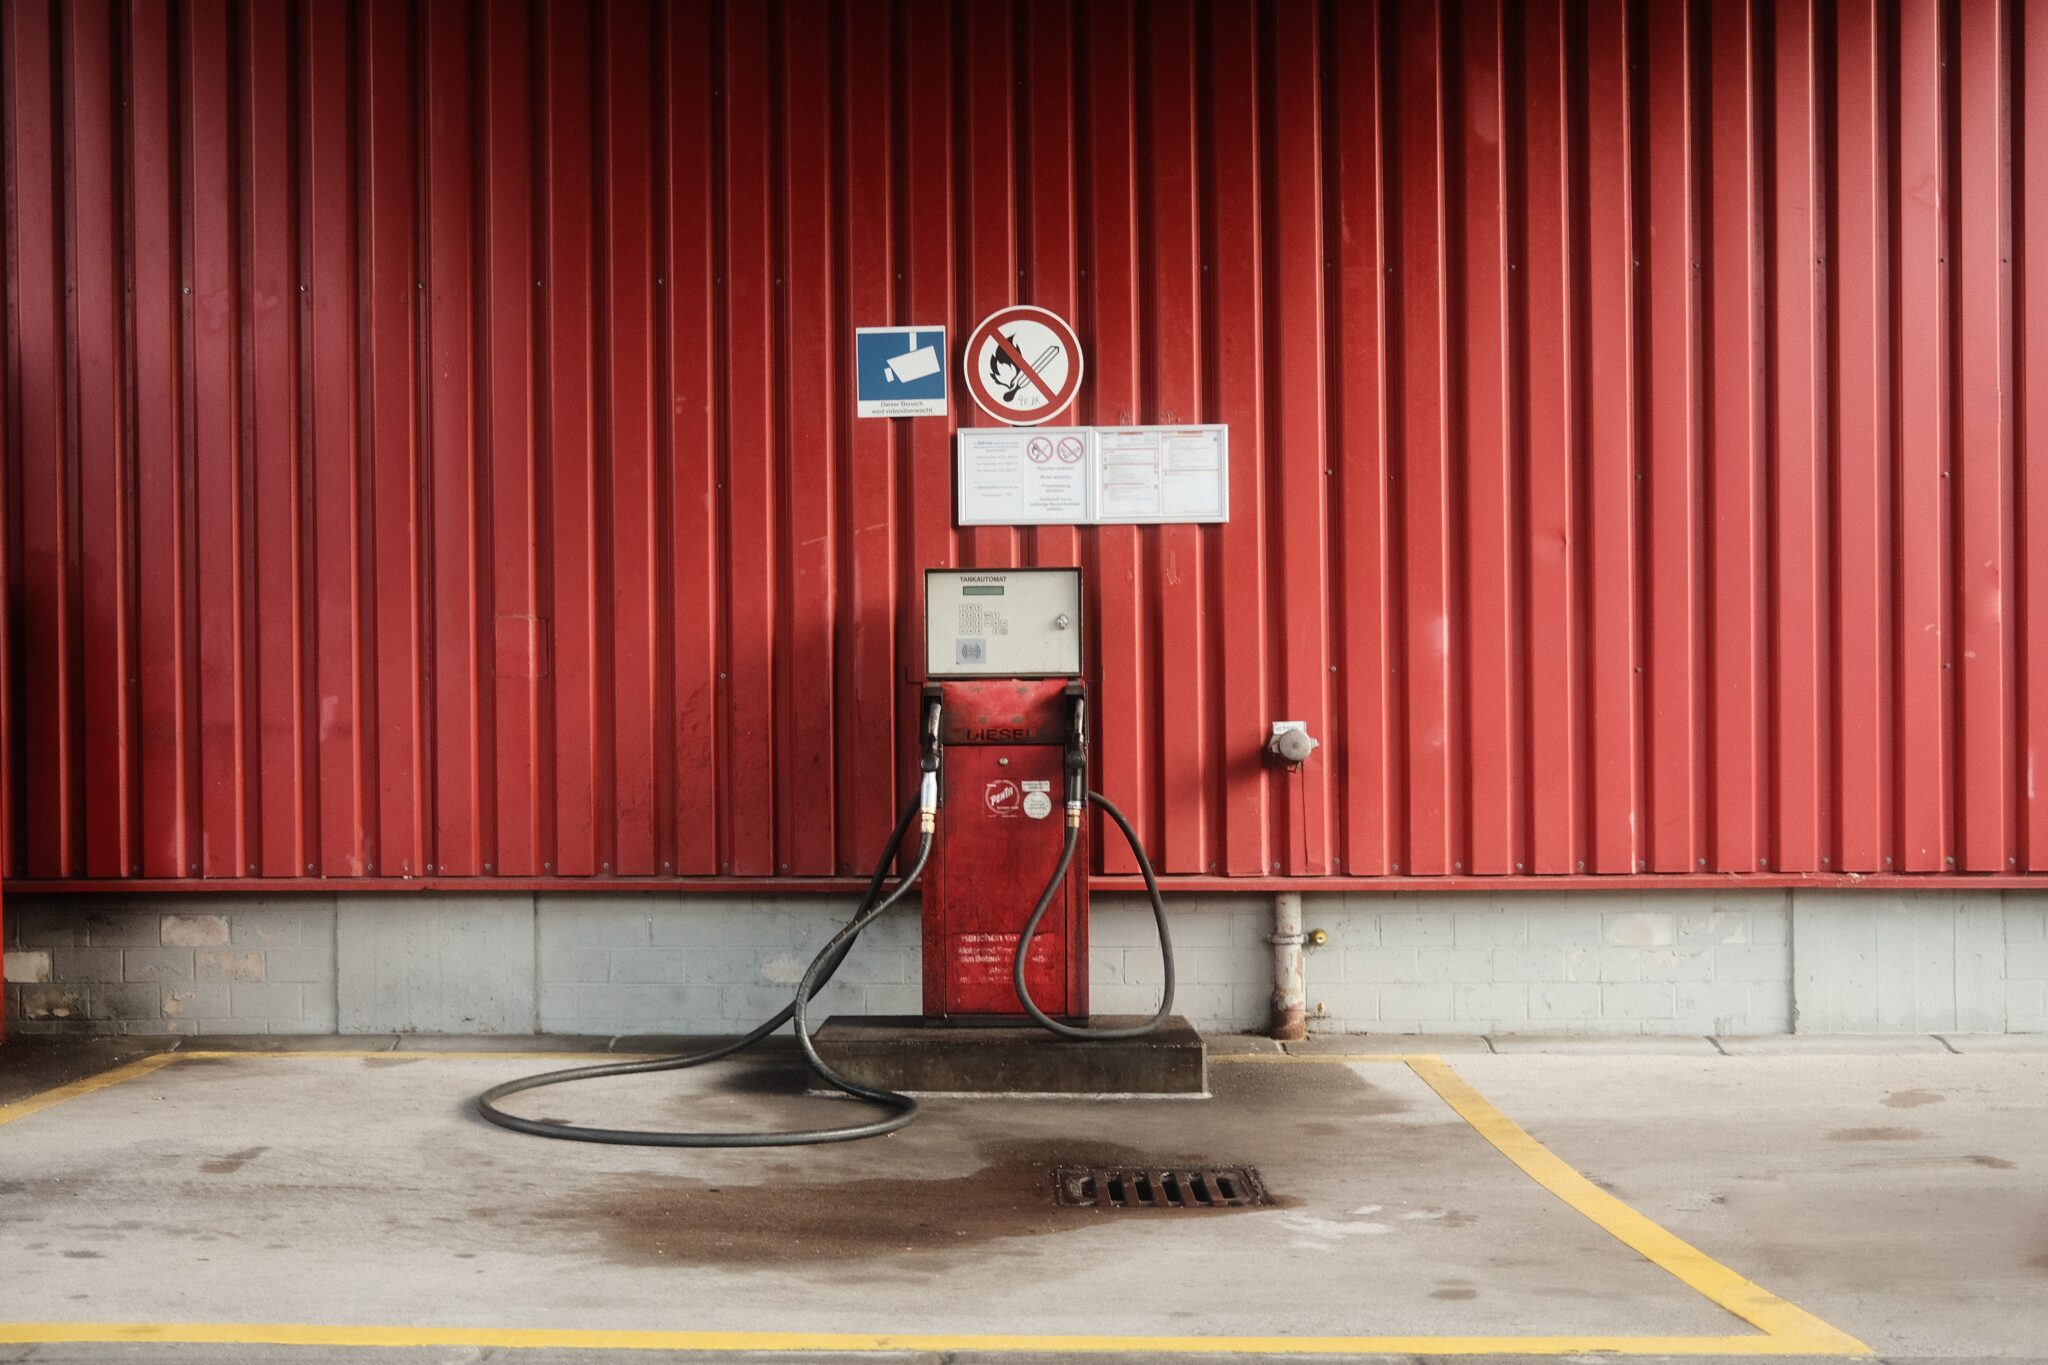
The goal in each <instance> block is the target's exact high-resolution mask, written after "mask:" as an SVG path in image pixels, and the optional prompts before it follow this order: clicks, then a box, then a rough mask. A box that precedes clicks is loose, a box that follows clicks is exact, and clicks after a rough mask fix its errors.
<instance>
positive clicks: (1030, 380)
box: [960, 303, 1085, 427]
mask: <svg viewBox="0 0 2048 1365" xmlns="http://www.w3.org/2000/svg"><path fill="white" fill-rule="evenodd" d="M1018 323H1029V324H1032V330H1033V331H1034V332H1037V331H1038V329H1041V328H1042V329H1043V330H1044V331H1046V332H1050V333H1051V334H1052V337H1053V344H1054V345H1055V346H1056V347H1057V348H1058V350H1059V352H1060V356H1059V364H1058V368H1057V369H1055V366H1054V365H1053V364H1051V363H1045V364H1044V369H1045V370H1047V371H1050V372H1052V373H1053V374H1057V375H1058V376H1059V377H1058V378H1057V379H1056V380H1055V379H1053V378H1051V377H1050V376H1049V375H1042V374H1041V373H1040V370H1039V367H1040V364H1041V363H1042V362H1043V360H1044V356H1045V354H1046V352H1044V351H1041V352H1040V353H1039V355H1038V356H1036V357H1034V356H1031V355H1026V354H1024V353H1023V352H1022V351H1020V349H1019V348H1018V347H1016V346H1014V345H1012V344H1011V341H1010V338H1009V336H1008V335H1007V334H1006V333H1005V331H1004V329H1005V328H1014V326H1015V324H1018ZM990 341H994V343H995V345H996V347H997V348H998V350H997V354H999V355H1000V356H1001V357H1002V359H1003V360H1006V361H1007V362H1008V365H1007V366H1005V367H1004V368H1005V369H1006V371H1007V372H1008V373H1009V374H1010V376H1011V377H1012V379H1013V380H1014V381H1017V382H1016V383H1015V384H1014V387H1013V390H1011V391H1012V392H1014V393H1015V395H1016V398H1023V397H1024V396H1026V395H1033V396H1037V397H1042V398H1043V400H1044V401H1043V402H1042V403H1038V402H1034V403H1030V404H1028V405H1027V404H1020V403H1019V402H1017V401H1016V399H1006V398H1005V397H1004V393H1005V390H1004V389H1002V388H1001V387H1000V386H998V385H997V383H996V381H995V380H994V379H993V378H992V377H991V376H990V375H989V374H988V373H987V369H986V367H985V366H983V365H982V364H981V363H980V358H981V354H982V351H983V349H984V348H985V347H986V346H987V345H988V344H989V342H990ZM1025 349H1029V348H1028V347H1027V348H1025ZM1084 368H1085V367H1084V363H1083V359H1082V355H1081V340H1080V338H1079V337H1078V336H1076V335H1075V334H1074V329H1073V327H1072V326H1071V325H1069V324H1068V322H1067V320H1066V319H1065V318H1063V317H1061V316H1060V315H1059V314H1057V313H1054V312H1051V311H1049V310H1047V309H1044V308H1035V307H1033V306H1031V305H1030V304H1025V303H1018V304H1012V305H1011V306H1010V307H1008V308H998V309H997V310H996V311H995V312H993V313H990V314H989V315H988V316H987V317H985V318H983V319H982V320H981V323H980V325H979V326H977V327H976V328H975V329H974V331H973V332H972V333H971V334H970V335H969V336H968V338H967V346H966V349H965V351H964V353H963V355H962V363H961V366H960V372H961V374H962V375H963V376H964V377H965V378H966V380H967V392H968V395H969V396H970V397H972V398H973V399H974V402H975V406H977V407H979V408H980V409H981V410H982V411H983V412H985V413H987V414H988V415H989V416H991V417H993V418H995V419H996V420H998V421H1001V422H1008V423H1010V424H1011V425H1012V426H1023V427H1035V426H1037V425H1038V424H1039V423H1041V422H1048V421H1051V420H1052V419H1053V418H1055V417H1057V416H1059V415H1060V413H1061V412H1063V411H1065V410H1066V407H1067V405H1068V404H1070V403H1072V402H1073V401H1074V395H1075V394H1077V393H1079V392H1080V390H1081V374H1082V371H1083V369H1084Z"/></svg>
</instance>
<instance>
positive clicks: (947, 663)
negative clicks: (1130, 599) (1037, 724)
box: [924, 569, 1082, 678]
mask: <svg viewBox="0 0 2048 1365" xmlns="http://www.w3.org/2000/svg"><path fill="white" fill-rule="evenodd" d="M1080 620H1081V571H1080V570H1079V569H927V570H926V571H925V576H924V629H925V676H926V677H929V678H987V677H999V678H1078V677H1080V676H1081V638H1082V631H1081V630H1080V628H1079V625H1080Z"/></svg>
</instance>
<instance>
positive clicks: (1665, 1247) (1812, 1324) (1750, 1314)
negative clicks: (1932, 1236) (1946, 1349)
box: [1408, 1057, 1871, 1355]
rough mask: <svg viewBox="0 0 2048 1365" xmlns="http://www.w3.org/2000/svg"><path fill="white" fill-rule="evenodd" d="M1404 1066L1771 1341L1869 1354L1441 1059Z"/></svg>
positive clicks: (1549, 1185)
mask: <svg viewBox="0 0 2048 1365" xmlns="http://www.w3.org/2000/svg"><path fill="white" fill-rule="evenodd" d="M1408 1065H1409V1067H1410V1069H1412V1070H1413V1071H1414V1072H1415V1074H1416V1075H1418V1076H1420V1077H1421V1078H1422V1079H1423V1081H1424V1082H1425V1083H1426V1084H1427V1085H1428V1086H1429V1088H1430V1089H1432V1090H1434V1091H1436V1093H1437V1094H1438V1095H1439V1096H1441V1097H1442V1098H1443V1101H1444V1103H1446V1104H1448V1105H1449V1106H1450V1107H1451V1108H1452V1109H1453V1110H1455V1111H1457V1114H1458V1117H1459V1118H1462V1119H1464V1120H1465V1122H1466V1123H1468V1124H1470V1125H1471V1126H1472V1128H1473V1130H1474V1131H1476V1132H1477V1133H1478V1134H1479V1135H1480V1136H1481V1137H1483V1138H1485V1139H1486V1140H1487V1141H1488V1142H1490V1143H1492V1144H1493V1145H1494V1146H1495V1147H1496V1148H1498V1149H1499V1151H1500V1153H1501V1155H1502V1156H1505V1157H1506V1158H1507V1159H1508V1160H1509V1161H1512V1162H1514V1163H1515V1165H1517V1166H1519V1167H1520V1168H1521V1169H1522V1172H1523V1173H1524V1174H1525V1175H1527V1176H1528V1177H1529V1178H1530V1179H1531V1180H1534V1181H1535V1182H1536V1183H1537V1184H1539V1185H1541V1186H1542V1187H1543V1188H1544V1189H1546V1190H1549V1191H1550V1192H1551V1193H1552V1194H1554V1195H1556V1196H1557V1197H1558V1198H1559V1199H1561V1200H1563V1201H1564V1202H1565V1203H1566V1204H1568V1205H1570V1206H1571V1207H1572V1208H1573V1209H1574V1210H1576V1211H1577V1212H1578V1213H1580V1214H1582V1215H1584V1216H1585V1217H1586V1218H1587V1219H1589V1220H1591V1221H1592V1222H1593V1223H1594V1224H1595V1225H1596V1226H1598V1227H1599V1228H1600V1229H1601V1230H1603V1231H1604V1232H1606V1233H1607V1234H1608V1235H1609V1236H1611V1237H1613V1238H1614V1239H1615V1240H1617V1241H1619V1242H1620V1243H1621V1244H1622V1245H1623V1246H1626V1247H1628V1248H1629V1249H1630V1250H1631V1251H1634V1252H1635V1253H1636V1254H1638V1255H1640V1256H1641V1257H1643V1258H1644V1259H1645V1260H1647V1261H1649V1262H1650V1264H1652V1265H1654V1266H1656V1267H1657V1268H1658V1269H1660V1270H1663V1271H1665V1272H1666V1273H1668V1274H1670V1275H1672V1276H1675V1277H1676V1278H1677V1279H1678V1280H1679V1281H1680V1282H1681V1283H1683V1284H1684V1285H1685V1286H1686V1287H1688V1288H1689V1289H1691V1290H1693V1291H1694V1292H1695V1293H1697V1294H1700V1295H1701V1296H1703V1297H1704V1298H1706V1299H1708V1300H1710V1301H1712V1302H1713V1303H1716V1304H1718V1305H1720V1306H1721V1307H1722V1308H1725V1309H1727V1310H1728V1311H1729V1312H1731V1313H1733V1314H1735V1315H1736V1316H1737V1317H1739V1318H1742V1319H1743V1320H1744V1321H1745V1322H1749V1323H1751V1324H1753V1325H1755V1326H1757V1327H1760V1328H1762V1329H1763V1330H1764V1331H1765V1332H1768V1333H1769V1334H1770V1335H1771V1336H1772V1337H1774V1338H1779V1339H1789V1340H1796V1341H1798V1342H1799V1343H1801V1345H1802V1347H1803V1348H1804V1349H1807V1350H1810V1351H1812V1352H1814V1353H1815V1354H1827V1355H1843V1354H1849V1355H1869V1354H1871V1350H1870V1348H1869V1347H1868V1346H1865V1345H1864V1344H1863V1343H1862V1342H1860V1341H1858V1340H1856V1338H1854V1337H1852V1336H1850V1335H1848V1334H1847V1333H1846V1332H1841V1331H1838V1330H1836V1329H1835V1328H1833V1327H1830V1326H1829V1325H1828V1324H1827V1323H1825V1322H1822V1321H1821V1320H1820V1319H1819V1318H1817V1317H1815V1316H1814V1315H1813V1314H1811V1313H1809V1312H1807V1311H1806V1310H1805V1309H1803V1308H1800V1307H1798V1306H1797V1305H1796V1304H1791V1303H1787V1302H1786V1301H1785V1300H1784V1299H1781V1298H1779V1297H1778V1296H1777V1295H1776V1294H1773V1293H1771V1292H1770V1291H1769V1290H1768V1289H1765V1288H1764V1287H1763V1286H1762V1285H1759V1284H1756V1283H1754V1282H1752V1281H1750V1280H1746V1279H1744V1278H1743V1277H1742V1276H1740V1275H1738V1274H1736V1273H1735V1272H1734V1271H1732V1270H1730V1269H1729V1268H1728V1267H1727V1266H1725V1265H1722V1264H1721V1263H1720V1262H1719V1261H1716V1260H1715V1259H1713V1258H1712V1257H1711V1256H1709V1255H1707V1254H1706V1253H1705V1252H1704V1251H1701V1250H1700V1249H1699V1248H1697V1247H1695V1246H1693V1245H1692V1244H1691V1243H1689V1242H1686V1241H1684V1240H1683V1239H1681V1238H1679V1237H1678V1236H1676V1235H1675V1234H1673V1233H1671V1232H1668V1231H1666V1230H1665V1229H1664V1228H1663V1227H1661V1226H1659V1225H1658V1224H1657V1223H1654V1222H1652V1221H1651V1220H1650V1219H1648V1218H1646V1217H1644V1216H1643V1215H1642V1214H1640V1213H1637V1212H1636V1211H1635V1210H1634V1209H1632V1208H1630V1207H1629V1206H1628V1205H1627V1204H1624V1203H1622V1202H1621V1201H1620V1200H1619V1199H1616V1198H1615V1197H1614V1196H1613V1195H1611V1194H1609V1193H1607V1191H1605V1190H1603V1189H1601V1188H1600V1187H1599V1186H1598V1185H1595V1184H1594V1183H1593V1182H1592V1181H1590V1180H1588V1179H1587V1178H1586V1177H1585V1176H1583V1175H1580V1174H1579V1173H1578V1172H1577V1171H1576V1170H1574V1169H1572V1167H1571V1166H1569V1165H1568V1164H1566V1163H1565V1161H1564V1160H1563V1159H1562V1158H1560V1157H1558V1156H1557V1155H1556V1154H1555V1153H1553V1152H1552V1151H1551V1150H1550V1149H1549V1148H1548V1147H1545V1146H1544V1145H1543V1144H1542V1143H1540V1142H1538V1141H1537V1140H1536V1139H1535V1138H1533V1137H1530V1136H1529V1134H1528V1133H1527V1132H1525V1131H1524V1130H1523V1129H1522V1127H1521V1125H1520V1124H1518V1123H1516V1122H1515V1121H1514V1120H1513V1119H1510V1118H1509V1117H1508V1116H1507V1115H1505V1114H1503V1113H1501V1111H1500V1110H1498V1109H1496V1108H1494V1107H1493V1105H1492V1103H1491V1102H1489V1101H1488V1100H1487V1099H1486V1097H1485V1096H1483V1095H1481V1094H1480V1093H1479V1092H1478V1091H1477V1090H1474V1089H1473V1088H1472V1087H1471V1086H1470V1085H1468V1084H1467V1083H1466V1082H1465V1079H1464V1077H1462V1076H1460V1075H1458V1073H1457V1072H1455V1071H1453V1070H1452V1069H1451V1068H1450V1067H1449V1066H1447V1065H1445V1064H1444V1062H1443V1061H1442V1060H1441V1059H1438V1058H1420V1057H1419V1058H1416V1059H1415V1060H1413V1061H1411V1062H1410V1063H1409V1064H1408Z"/></svg>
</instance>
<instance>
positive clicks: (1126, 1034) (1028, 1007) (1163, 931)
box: [1010, 791, 1174, 1042]
mask: <svg viewBox="0 0 2048 1365" xmlns="http://www.w3.org/2000/svg"><path fill="white" fill-rule="evenodd" d="M1088 799H1089V800H1090V801H1093V802H1094V803H1095V804H1096V805H1098V806H1100V807H1102V809H1103V810H1104V812H1106V813H1107V814H1108V816H1109V818H1110V819H1112V820H1114V821H1116V826H1117V828H1118V829H1120V830H1122V831H1123V833H1124V841H1125V842H1126V843H1128V844H1129V845H1130V846H1131V853H1132V855H1133V856H1134V857H1136V858H1137V860H1138V871H1139V872H1141V873H1143V874H1144V877H1145V894H1146V895H1148V896H1150V897H1151V898H1152V919H1153V922H1154V923H1155V924H1157V925H1158V926H1159V955H1160V957H1161V958H1162V959H1163V961H1164V963H1165V982H1166V984H1165V986H1164V988H1163V989H1162V990H1161V991H1160V993H1159V1010H1158V1012H1157V1013H1155V1014H1154V1015H1153V1016H1152V1017H1151V1018H1150V1019H1147V1020H1146V1021H1145V1022H1144V1023H1142V1024H1139V1025H1136V1026H1135V1027H1132V1028H1104V1029H1093V1028H1077V1027H1075V1026H1074V1025H1072V1024H1063V1023H1061V1022H1060V1021H1059V1020H1057V1019H1054V1018H1053V1017H1052V1016H1050V1015H1048V1014H1047V1013H1046V1012H1045V1011H1044V1010H1042V1009H1040V1008H1038V1002H1037V1001H1035V1000H1033V999H1032V998H1031V987H1030V986H1029V985H1027V984H1026V983H1025V980H1024V966H1025V963H1026V962H1028V961H1029V960H1030V956H1031V938H1032V935H1034V934H1036V933H1037V932H1038V922H1039V921H1040V920H1042V919H1044V918H1045V911H1046V908H1047V907H1048V906H1050V905H1051V904H1052V898H1053V896H1054V895H1056V894H1057V893H1058V891H1059V889H1060V884H1061V883H1063V882H1065V881H1066V879H1067V870H1068V868H1070V867H1071V866H1072V865H1073V862H1074V845H1075V844H1076V843H1078V842H1079V840H1080V837H1081V830H1080V824H1079V822H1078V821H1077V820H1072V819H1070V820H1069V821H1068V822H1067V837H1066V842H1065V843H1064V844H1062V845H1061V847H1060V861H1059V865H1058V866H1057V867H1055V868H1054V869H1053V872H1052V880H1050V881H1048V882H1047V883H1046V884H1045V890H1044V891H1042V892H1040V893H1039V897H1038V904H1037V905H1035V906H1033V907H1032V909H1031V918H1030V919H1028V920H1026V921H1025V922H1024V932H1023V933H1022V934H1020V935H1018V936H1017V956H1016V959H1015V961H1013V962H1012V963H1011V965H1010V981H1011V983H1012V984H1013V985H1015V986H1016V988H1017V999H1018V1000H1020V1001H1022V1002H1023V1005H1024V1010H1025V1012H1026V1013H1027V1014H1029V1015H1030V1016H1031V1017H1032V1018H1033V1019H1034V1020H1036V1021H1037V1022H1038V1025H1039V1027H1040V1028H1045V1029H1050V1030H1051V1031H1052V1032H1054V1033H1057V1034H1058V1035H1059V1036H1060V1037H1062V1038H1081V1039H1093V1040H1095V1041H1097V1042H1114V1041H1115V1040H1117V1039H1119V1038H1142V1037H1144V1036H1145V1035H1146V1034H1148V1033H1151V1032H1152V1031H1153V1030H1155V1029H1157V1028H1158V1027H1159V1026H1160V1025H1161V1024H1163V1023H1165V1022H1166V1016H1167V1015H1168V1014H1169V1013H1171V1012H1172V1010H1173V984H1174V971H1173V935H1172V934H1171V933H1170V932H1168V930H1167V927H1166V902H1165V901H1164V900H1163V899H1161V897H1160V895H1159V878H1157V877H1155V876H1154V875H1152V860H1151V859H1150V858H1148V857H1146V856H1145V844H1144V841H1142V840H1141V839H1139V838H1138V832H1137V831H1136V830H1134V829H1132V828H1131V822H1130V821H1129V820H1126V819H1125V818H1124V813H1123V812H1122V811H1120V810H1118V809H1117V808H1116V806H1115V805H1114V804H1112V803H1111V802H1110V800H1109V798H1108V797H1106V796H1104V795H1103V794H1102V793H1101V792H1098V791H1091V792H1089V793H1088Z"/></svg>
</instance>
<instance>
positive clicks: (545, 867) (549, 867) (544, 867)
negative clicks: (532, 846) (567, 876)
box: [540, 863, 555, 872]
mask: <svg viewBox="0 0 2048 1365" xmlns="http://www.w3.org/2000/svg"><path fill="white" fill-rule="evenodd" d="M540 870H541V871H543V872H553V871H554V870H555V865H554V864H553V863H542V864H541V865H540Z"/></svg>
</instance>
